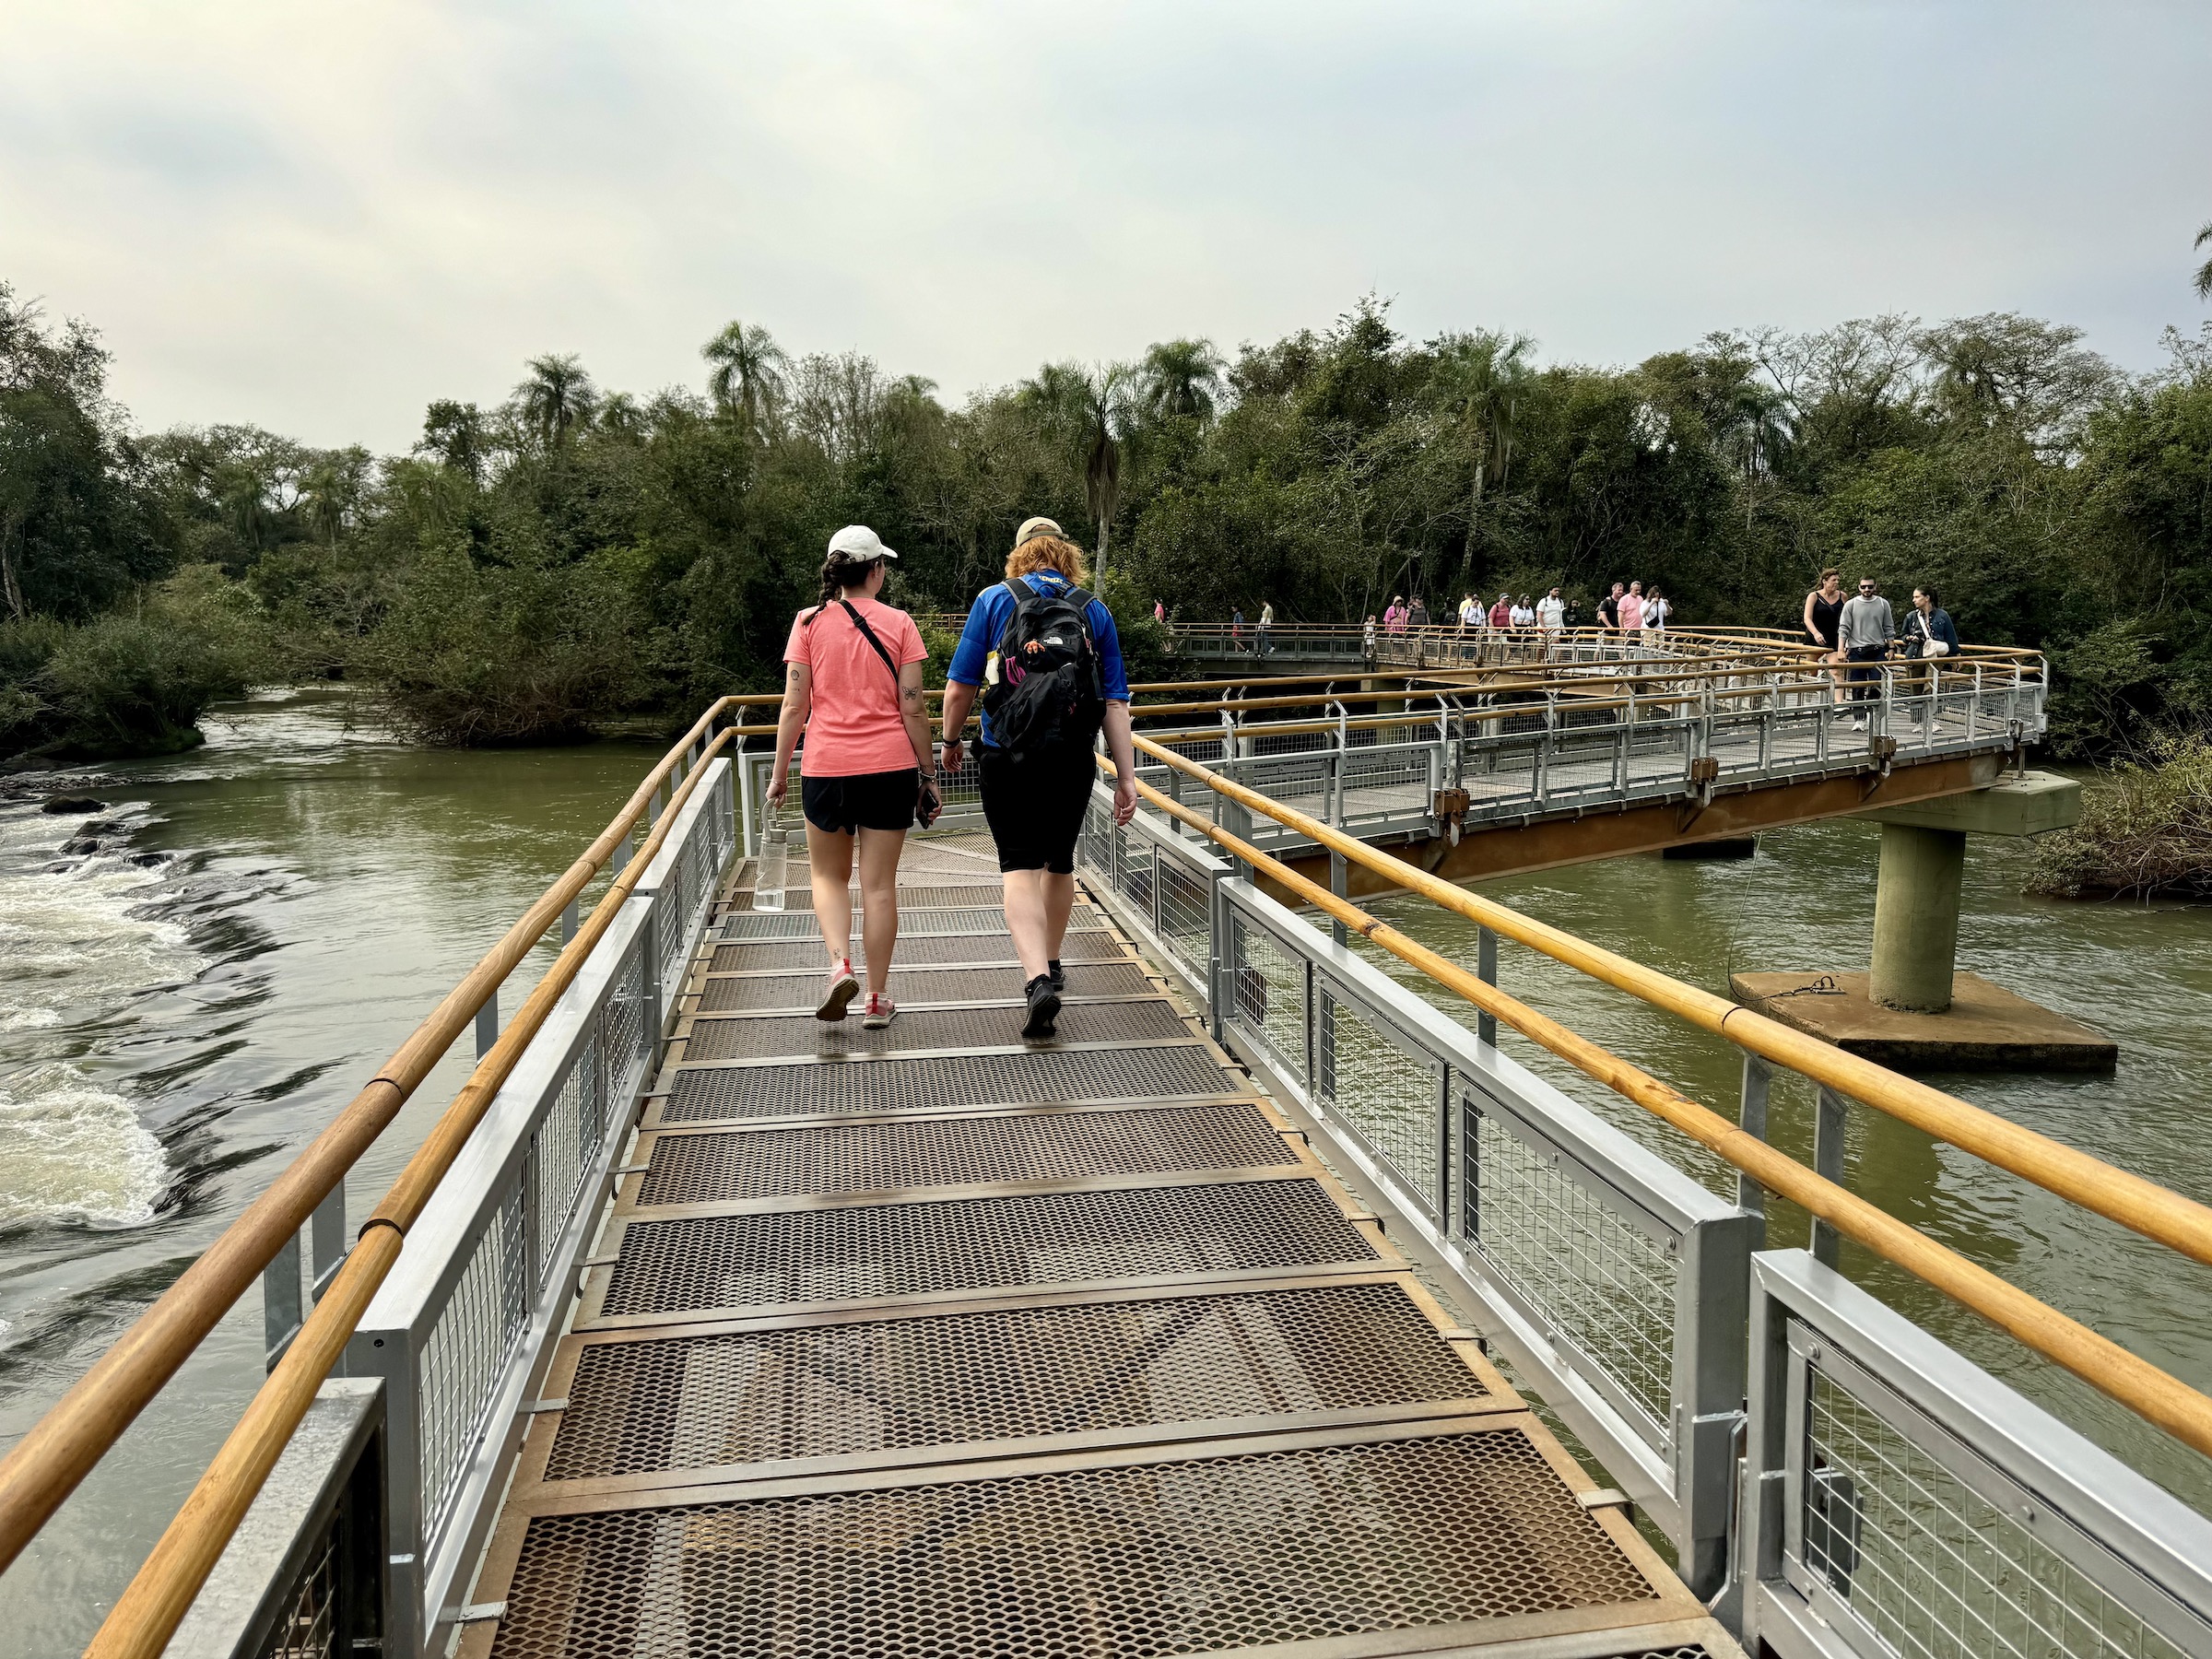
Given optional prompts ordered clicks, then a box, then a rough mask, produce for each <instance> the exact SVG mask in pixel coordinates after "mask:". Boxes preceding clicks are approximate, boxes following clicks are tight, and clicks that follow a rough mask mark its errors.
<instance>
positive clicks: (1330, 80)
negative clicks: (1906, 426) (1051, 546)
mask: <svg viewBox="0 0 2212 1659" xmlns="http://www.w3.org/2000/svg"><path fill="white" fill-rule="evenodd" d="M2208 45H2212V16H2207V15H2206V14H2203V13H2202V12H2200V11H2199V10H2197V9H2195V8H2191V9H2182V8H2173V9H2167V10H2146V9H2135V8H2129V7H2106V8H2100V9H2099V10H2097V11H2096V12H2094V13H2091V12H2089V11H2088V10H2085V9H2082V8H2077V7H2070V6H2064V7H2062V6H2047V7H2039V6H2022V5H1994V4H1993V5H1986V6H1968V5H1948V6H1944V5H1933V6H1932V5H1922V4H1911V5H1907V4H1898V5H1893V6H1892V5H1874V4H1836V5H1830V6H1794V7H1774V6H1759V5H1756V4H1750V3H1748V0H1747V3H1745V4H1740V5H1724V4H1717V3H1716V4H1699V5H1688V6H1667V7H1651V6H1634V5H1627V4H1596V3H1588V4H1572V3H1559V4H1551V5H1543V6H1537V5H1488V6H1441V5H1436V6H1428V5H1404V6H1379V7H1360V8H1349V7H1340V6H1318V5H1300V4H1288V3H1285V4H1277V5H1274V6H1257V5H1251V4H1241V3H1240V4H1217V5H1212V6H1189V5H1187V4H1186V5H1182V6H1166V5H1136V6H1120V7H1112V8H1086V9H1081V10H1078V9H1077V8H1072V7H1061V6H1038V5H1014V4H1003V5H976V6H962V7H957V8H956V7H950V6H923V5H914V4H900V5H893V4H819V5H814V6H804V7H793V6H727V5H714V6H707V5H672V4H660V5H643V6H611V5H599V6H583V5H575V4H571V5H565V6H564V5H534V6H522V5H492V4H479V5H471V6H445V5H432V4H429V3H428V0H394V3H391V4H382V5H379V6H368V7H301V6H277V5H261V4H253V5H243V4H224V3H222V0H206V4H203V5H201V6H194V7H189V8H178V7H172V6H161V5H152V4H148V5H139V6H124V5H116V4H109V3H106V0H83V3H81V4H78V5H75V6H61V5H52V4H45V3H44V0H35V3H34V0H18V5H17V6H15V7H14V8H12V10H11V26H10V41H9V48H8V51H7V52H6V54H5V56H4V57H0V277H6V279H8V280H10V281H13V282H14V283H15V284H16V285H17V286H18V288H19V289H21V290H23V291H26V292H29V293H36V294H42V295H44V296H45V297H46V298H47V300H48V301H49V303H50V305H51V306H52V307H53V309H54V310H55V311H57V312H72V313H81V314H83V315H85V316H87V317H88V318H90V319H91V320H92V321H93V322H95V323H96V324H99V325H100V327H101V328H102V329H103V330H104V331H105V332H106V334H107V335H108V337H109V340H110V342H111V344H112V346H114V347H115V348H116V351H117V354H118V359H119V361H118V369H117V381H116V383H117V388H118V391H119V392H120V393H121V394H122V395H124V397H125V398H126V400H128V401H129V402H130V403H131V404H132V405H133V406H134V407H135V410H136V411H137V413H138V415H139V417H140V418H141V419H142V420H143V421H145V422H146V423H147V424H149V425H160V424H166V423H170V422H176V421H194V422H204V421H210V420H217V419H225V420H254V421H258V422H261V423H263V424H265V425H268V426H272V427H275V428H277V429H283V430H287V431H290V432H294V433H297V434H298V435H300V436H301V437H304V438H307V439H309V440H310V441H316V442H325V443H335V442H341V441H355V440H359V441H368V442H370V443H371V444H373V445H376V446H377V447H380V448H383V449H395V448H400V447H404V446H405V444H406V442H407V441H410V440H411V438H412V437H413V435H414V434H415V432H416V430H417V429H418V422H419V419H420V414H421V409H422V407H423V406H424V404H425V403H427V402H428V401H429V399H430V398H432V397H436V396H464V397H473V398H477V399H488V398H496V397H498V396H500V395H501V394H503V393H504V392H505V390H506V389H507V388H508V387H509V386H510V385H512V382H513V381H514V380H515V379H516V378H517V376H518V374H519V372H520V367H521V364H522V361H523V359H524V358H525V357H527V356H529V355H531V354H533V353H535V352H539V351H546V350H574V351H580V352H582V354H583V356H584V358H585V360H586V362H587V363H588V364H589V365H590V366H591V368H592V369H593V371H594V373H595V374H596V375H597V376H598V378H599V379H600V380H601V381H602V382H604V383H607V384H610V385H618V386H628V387H632V388H635V389H639V390H651V389H652V388H653V387H656V386H659V385H662V384H665V383H668V382H673V381H678V380H688V381H693V382H696V381H697V379H698V377H699V374H700V365H699V362H698V358H697V350H698V346H699V343H700V341H702V340H704V339H705V338H706V337H707V336H708V335H710V334H711V333H712V332H713V330H714V329H715V328H717V327H719V326H720V324H722V323H724V322H725V321H727V320H728V319H729V318H730V317H732V316H743V317H745V318H746V319H747V321H751V322H759V323H762V324H766V325H768V326H769V327H770V328H771V329H772V330H773V331H774V332H775V333H776V334H777V335H778V336H779V337H780V338H781V339H782V340H783V341H784V343H785V344H786V345H788V346H790V347H794V348H797V349H802V350H807V349H841V348H843V347H858V348H860V349H862V350H865V351H868V352H870V353H872V354H874V355H876V356H877V357H878V358H879V359H882V360H883V361H884V363H885V364H886V366H887V367H888V368H889V369H891V370H892V371H895V372H910V371H911V372H917V373H922V374H925V375H927V376H929V377H930V378H932V379H934V380H935V381H937V382H939V383H940V384H941V385H944V386H946V387H947V388H948V389H950V390H952V391H954V392H955V393H957V392H959V391H962V390H965V389H967V388H970V387H974V386H978V385H983V384H992V383H1002V382H1006V381H1008V380H1011V379H1013V378H1015V377H1017V376H1018V375H1021V374H1024V373H1027V372H1029V371H1031V370H1032V369H1033V368H1034V367H1035V366H1036V364H1037V363H1038V362H1039V361H1041V360H1042V359H1046V358H1048V357H1053V358H1057V357H1077V358H1084V359H1096V358H1104V357H1119V356H1127V355H1131V354H1133V353H1135V352H1136V351H1138V350H1141V349H1142V347H1144V346H1145V345H1146V344H1147V342H1148V341H1150V340H1154V339H1159V338H1163V337H1167V336H1170V335H1180V334H1205V335H1211V336H1213V337H1214V338H1216V339H1217V340H1219V341H1222V342H1223V343H1225V344H1232V345H1233V344H1234V343H1235V342H1237V341H1239V340H1242V339H1247V338H1251V339H1261V338H1267V337H1271V336H1272V335H1276V334H1277V333H1279V332H1281V331H1284V330H1286V329H1289V328H1293V327H1297V326H1300V325H1304V324H1319V323H1324V322H1326V321H1327V320H1328V319H1329V318H1330V317H1331V316H1333V315H1334V314H1335V313H1336V312H1339V311H1341V310H1342V309H1344V307H1345V306H1346V305H1347V303H1348V302H1349V301H1350V300H1352V299H1353V298H1354V297H1355V296H1356V295H1358V294H1359V293H1360V292H1362V291H1365V290H1366V289H1368V288H1377V289H1379V290H1380V291H1382V292H1383V293H1385V294H1388V295H1391V296H1393V297H1394V300H1395V304H1396V312H1395V315H1396V316H1397V317H1398V319H1399V321H1400V323H1401V324H1403V325H1404V326H1406V327H1407V328H1409V329H1411V330H1412V331H1414V332H1416V333H1426V332H1429V331H1432V330H1435V329H1439V328H1443V327H1465V326H1471V325H1474V324H1494V325H1503V326H1511V327H1517V328H1522V329H1525V330H1527V331H1529V332H1531V333H1534V334H1535V335H1537V336H1538V337H1539V338H1540V339H1541V341H1542V342H1543V346H1544V348H1545V352H1546V355H1547V356H1548V357H1550V358H1553V359H1560V358H1566V359H1584V360H1599V361H1622V360H1633V359H1637V358H1640V357H1641V356H1644V355H1646V354H1648V353H1650V352H1652V351H1655V350H1660V349H1665V348H1667V347H1674V346H1679V345H1683V344H1686V343H1688V342H1690V341H1693V340H1695V339H1696V338H1697V337H1698V336H1699V335H1701V334H1703V333H1704V332H1705V331H1706V330H1708V329H1711V328H1714V327H1722V326H1727V325H1730V324H1756V323H1761V322H1774V323H1781V324H1786V325H1790V326H1806V327H1810V326H1818V325H1820V324H1825V323H1829V322H1832V321H1834V320H1836V319H1838V318H1841V317H1844V316H1849V315H1858V314H1865V313H1868V312H1877V311H1882V310H1888V309H1901V310H1908V311H1914V312H1923V313H1924V314H1928V315H1943V314H1957V313H1962V312H1979V311H1985V310H1993V309H1999V308H2017V309H2021V310H2026V311H2031V312H2044V313H2048V314H2054V315H2058V316H2062V317H2064V318H2065V319H2066V320H2068V321H2073V322H2077V323H2079V324H2083V325H2084V326H2086V327H2088V328H2089V329H2090V331H2091V342H2092V344H2094V345H2096V346H2098V347H2100V348H2101V349H2103V350H2105V351H2107V352H2108V353H2110V354H2112V355H2113V356H2115V357H2117V358H2119V359H2122V360H2123V361H2126V362H2130V363H2134V364H2138V365H2147V363H2148V362H2149V361H2151V360H2152V359H2153V358H2154V357H2155V346H2154V343H2155V340H2156V336H2157V335H2158V332H2159V327H2160V326H2161V325H2162V324H2165V323H2167V322H2169V321H2181V322H2184V323H2186V322H2190V321H2193V320H2194V317H2195V316H2196V314H2197V312H2198V311H2199V310H2200V309H2201V308H2198V307H2197V306H2195V304H2194V300H2192V298H2191V296H2190V295H2189V293H2188V290H2187V286H2186V278H2187V268H2188V264H2189V262H2188V242H2189V238H2190V237H2191V236H2192V235H2193V234H2194V229H2195V227H2196V226H2197V225H2198V224H2199V223H2201V222H2202V221H2203V219H2204V218H2205V217H2206V215H2207V214H2212V196H2208V195H2207V192H2206V188H2205V186H2204V182H2203V179H2202V176H2201V168H2200V167H2199V165H2198V159H2199V158H2201V157H2202V156H2203V155H2205V154H2206V153H2212V105H2208V104H2207V103H2206V100H2204V99H2203V98H2202V97H2201V96H2199V92H2198V88H2197V86H2196V79H2197V76H2196V68H2197V65H2201V64H2202V63H2203V62H2204V61H2205V57H2206V47H2207V46H2208Z"/></svg>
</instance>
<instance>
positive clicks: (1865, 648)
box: [1836, 576, 1897, 732]
mask: <svg viewBox="0 0 2212 1659" xmlns="http://www.w3.org/2000/svg"><path fill="white" fill-rule="evenodd" d="M1836 635H1837V643H1839V644H1840V645H1841V646H1842V647H1843V656H1844V659H1845V660H1846V661H1847V662H1849V663H1851V664H1853V667H1852V669H1851V671H1850V672H1851V698H1852V700H1853V702H1866V701H1870V700H1874V699H1876V698H1878V697H1879V696H1881V694H1882V693H1881V678H1882V671H1881V670H1880V669H1879V668H1877V667H1876V666H1875V665H1876V664H1877V663H1879V662H1880V661H1881V660H1882V659H1883V658H1884V657H1886V656H1888V654H1889V641H1892V640H1894V639H1895V638H1897V616H1896V613H1895V612H1893V611H1891V610H1890V608H1889V601H1888V600H1887V599H1884V598H1883V597H1881V596H1880V595H1879V594H1877V593H1876V592H1875V591H1874V578H1873V577H1871V576H1862V577H1860V578H1859V594H1858V597H1857V598H1855V599H1847V600H1845V601H1844V602H1843V615H1842V616H1841V618H1839V619H1838V621H1837V624H1836ZM1861 665H1863V666H1861ZM1851 729H1852V730H1853V731H1854V732H1863V731H1865V729H1866V717H1865V715H1864V714H1858V715H1855V716H1853V720H1852V723H1851Z"/></svg>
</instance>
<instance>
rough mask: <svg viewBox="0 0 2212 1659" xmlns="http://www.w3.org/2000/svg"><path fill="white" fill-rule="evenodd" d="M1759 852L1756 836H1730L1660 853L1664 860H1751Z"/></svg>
mask: <svg viewBox="0 0 2212 1659" xmlns="http://www.w3.org/2000/svg"><path fill="white" fill-rule="evenodd" d="M1758 851H1759V837H1758V836H1756V835H1728V836H1722V837H1719V838H1718V839H1716V840H1713V841H1689V842H1687V843H1685V844H1683V845H1681V846H1677V847H1666V848H1663V849H1662V850H1661V851H1660V853H1659V856H1660V857H1662V858H1688V859H1706V860H1711V859H1716V858H1749V857H1752V856H1753V855H1754V854H1756V853H1758Z"/></svg>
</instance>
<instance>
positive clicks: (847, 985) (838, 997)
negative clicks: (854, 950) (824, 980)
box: [814, 957, 860, 1020]
mask: <svg viewBox="0 0 2212 1659" xmlns="http://www.w3.org/2000/svg"><path fill="white" fill-rule="evenodd" d="M859 994H860V981H859V980H857V979H856V978H854V977H853V959H852V958H851V957H840V958H839V959H837V965H836V966H835V967H833V968H831V969H830V983H829V986H828V988H827V989H825V990H824V991H823V992H822V1002H821V1006H819V1007H818V1008H817V1009H815V1011H814V1017H815V1018H817V1019H832V1020H835V1019H842V1018H844V1017H845V1010H846V1009H847V1008H849V1007H851V1006H853V998H854V997H856V996H858V995H859Z"/></svg>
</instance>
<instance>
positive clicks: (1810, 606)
mask: <svg viewBox="0 0 2212 1659" xmlns="http://www.w3.org/2000/svg"><path fill="white" fill-rule="evenodd" d="M1842 617H1843V572H1842V571H1821V572H1820V585H1819V586H1818V587H1817V588H1815V589H1814V590H1813V591H1812V592H1811V593H1809V594H1806V596H1805V642H1806V644H1808V645H1814V646H1818V648H1819V650H1820V652H1821V653H1822V656H1821V659H1820V660H1821V661H1822V662H1825V663H1841V662H1842V660H1843V650H1842V641H1841V639H1840V638H1839V637H1838V632H1837V630H1838V629H1840V628H1841V626H1842ZM1829 677H1830V680H1832V681H1833V682H1834V688H1833V691H1832V693H1831V695H1830V701H1833V702H1841V701H1842V700H1843V670H1842V669H1841V668H1840V667H1839V668H1830V670H1829Z"/></svg>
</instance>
